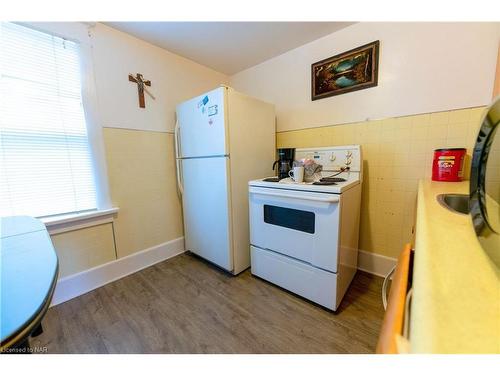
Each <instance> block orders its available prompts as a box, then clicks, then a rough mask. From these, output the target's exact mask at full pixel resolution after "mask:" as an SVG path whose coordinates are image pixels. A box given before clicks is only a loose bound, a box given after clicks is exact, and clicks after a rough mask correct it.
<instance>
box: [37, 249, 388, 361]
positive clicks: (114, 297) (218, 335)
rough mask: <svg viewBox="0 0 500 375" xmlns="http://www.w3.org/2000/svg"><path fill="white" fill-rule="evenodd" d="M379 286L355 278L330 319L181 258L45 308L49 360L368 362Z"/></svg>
mask: <svg viewBox="0 0 500 375" xmlns="http://www.w3.org/2000/svg"><path fill="white" fill-rule="evenodd" d="M381 284H382V279H381V278H379V277H376V276H372V275H369V274H367V273H363V272H358V274H357V275H356V277H355V279H354V281H353V283H352V285H351V287H350V289H349V290H348V291H347V294H346V296H345V298H344V300H343V302H342V304H341V306H340V309H339V310H338V311H337V313H332V312H330V311H328V310H326V309H323V308H321V307H319V306H318V305H315V304H312V303H310V302H308V301H306V300H304V299H302V298H300V297H298V296H295V295H293V294H291V293H288V292H286V291H285V290H283V289H280V288H279V287H276V286H274V285H272V284H270V283H268V282H266V281H263V280H261V279H259V278H256V277H254V276H252V275H251V273H250V271H249V270H247V271H245V272H244V273H242V274H241V275H239V276H237V277H233V276H229V275H228V274H226V273H224V272H222V271H220V270H218V269H217V268H215V267H213V266H211V265H210V264H207V263H206V262H204V261H202V260H200V259H199V258H196V257H194V256H192V255H189V254H182V255H180V256H177V257H175V258H172V259H169V260H167V261H164V262H162V263H159V264H157V265H155V266H152V267H149V268H147V269H144V270H142V271H140V272H137V273H135V274H133V275H130V276H128V277H125V278H123V279H120V280H118V281H115V282H113V283H111V284H108V285H106V286H104V287H101V288H99V289H96V290H94V291H92V292H90V293H87V294H85V295H83V296H80V297H77V298H75V299H73V300H70V301H68V302H65V303H63V304H61V305H58V306H55V307H53V308H51V309H49V311H48V313H47V315H46V317H45V319H44V322H43V328H44V331H45V332H44V333H43V334H42V335H40V336H38V337H36V338H34V339H32V340H31V345H32V346H38V347H47V349H48V353H373V352H374V350H375V344H376V341H377V336H378V333H379V330H380V326H381V323H382V317H383V308H382V303H381V297H380V293H381V292H380V290H381Z"/></svg>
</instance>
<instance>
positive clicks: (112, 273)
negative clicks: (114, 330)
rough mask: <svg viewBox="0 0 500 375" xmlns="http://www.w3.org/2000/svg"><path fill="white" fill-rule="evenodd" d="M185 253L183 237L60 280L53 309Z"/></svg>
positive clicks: (53, 300)
mask: <svg viewBox="0 0 500 375" xmlns="http://www.w3.org/2000/svg"><path fill="white" fill-rule="evenodd" d="M184 251H185V250H184V237H179V238H176V239H174V240H171V241H168V242H164V243H162V244H159V245H156V246H153V247H150V248H148V249H145V250H142V251H139V252H136V253H134V254H130V255H127V256H125V257H123V258H119V259H117V260H114V261H111V262H108V263H105V264H101V265H99V266H97V267H94V268H90V269H88V270H85V271H82V272H79V273H77V274H74V275H70V276H67V277H64V278H62V279H59V280H58V281H57V285H56V290H55V292H54V297H53V298H52V302H51V306H55V305H58V304H60V303H63V302H66V301H69V300H70V299H72V298H75V297H78V296H81V295H82V294H85V293H88V292H90V291H92V290H94V289H96V288H99V287H101V286H103V285H106V284H109V283H111V282H113V281H116V280H118V279H121V278H122V277H125V276H128V275H130V274H132V273H135V272H137V271H140V270H142V269H144V268H147V267H149V266H152V265H153V264H156V263H159V262H162V261H164V260H166V259H169V258H172V257H174V256H176V255H179V254H182V253H183V252H184Z"/></svg>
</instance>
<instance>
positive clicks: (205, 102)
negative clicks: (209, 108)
mask: <svg viewBox="0 0 500 375" xmlns="http://www.w3.org/2000/svg"><path fill="white" fill-rule="evenodd" d="M207 103H208V96H205V97H204V98H203V105H206V104H207Z"/></svg>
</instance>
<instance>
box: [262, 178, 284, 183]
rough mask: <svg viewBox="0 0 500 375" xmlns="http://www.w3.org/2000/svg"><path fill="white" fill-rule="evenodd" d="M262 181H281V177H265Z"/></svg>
mask: <svg viewBox="0 0 500 375" xmlns="http://www.w3.org/2000/svg"><path fill="white" fill-rule="evenodd" d="M262 181H264V182H280V179H279V178H278V177H268V178H264V179H263V180H262Z"/></svg>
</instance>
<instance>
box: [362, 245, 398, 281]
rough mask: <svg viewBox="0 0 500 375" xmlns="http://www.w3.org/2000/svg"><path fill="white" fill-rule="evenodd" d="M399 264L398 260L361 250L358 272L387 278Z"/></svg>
mask: <svg viewBox="0 0 500 375" xmlns="http://www.w3.org/2000/svg"><path fill="white" fill-rule="evenodd" d="M396 263H397V259H395V258H391V257H386V256H385V255H380V254H375V253H371V252H368V251H363V250H359V252H358V270H361V271H365V272H368V273H371V274H374V275H377V276H382V277H385V276H386V275H387V274H388V273H389V271H390V270H391V269H392V267H394V266H395V265H396Z"/></svg>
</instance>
